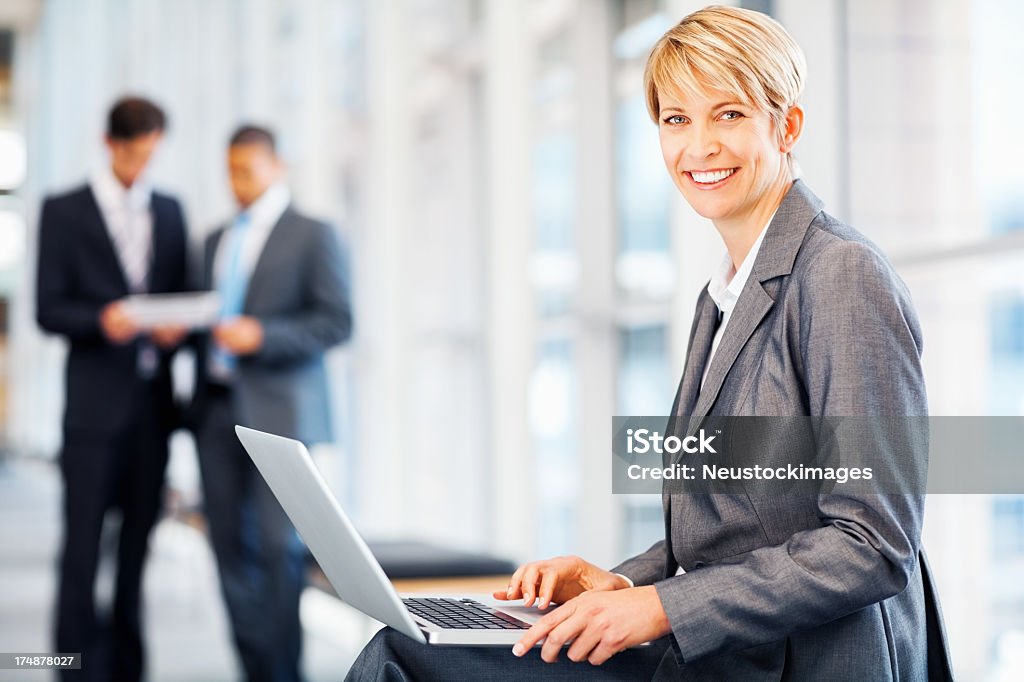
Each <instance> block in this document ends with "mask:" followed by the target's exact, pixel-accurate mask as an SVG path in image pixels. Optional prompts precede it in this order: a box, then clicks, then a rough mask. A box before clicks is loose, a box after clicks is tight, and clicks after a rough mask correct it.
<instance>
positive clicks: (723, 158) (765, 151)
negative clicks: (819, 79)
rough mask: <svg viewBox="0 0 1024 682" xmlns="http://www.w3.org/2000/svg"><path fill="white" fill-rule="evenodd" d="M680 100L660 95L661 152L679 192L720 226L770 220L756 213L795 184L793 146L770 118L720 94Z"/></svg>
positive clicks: (715, 93)
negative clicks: (781, 188)
mask: <svg viewBox="0 0 1024 682" xmlns="http://www.w3.org/2000/svg"><path fill="white" fill-rule="evenodd" d="M681 97H682V96H681V95H676V94H671V93H662V92H659V93H658V100H659V104H660V107H661V111H660V117H659V118H660V120H659V123H658V130H659V136H660V138H661V152H662V155H663V156H664V158H665V166H666V168H668V172H669V174H670V175H671V176H672V180H673V182H675V183H676V187H678V188H679V191H680V192H682V193H683V196H684V197H685V198H686V201H687V202H688V203H689V204H690V206H692V207H693V209H694V210H695V211H697V213H699V214H700V215H702V216H704V217H705V218H709V219H711V220H713V221H715V223H716V224H721V225H726V224H745V222H744V221H747V220H767V218H768V216H767V215H765V216H762V215H761V213H762V212H763V211H758V210H757V209H758V206H759V204H760V202H761V201H762V200H763V199H765V198H774V197H773V193H770V192H769V190H770V189H772V188H775V187H779V186H780V185H781V184H782V183H788V182H789V181H790V179H791V177H790V175H791V174H790V170H789V165H788V162H787V160H786V153H785V151H784V149H788V148H789V146H790V145H784V144H783V143H782V141H781V140H780V139H779V136H778V134H777V132H776V128H775V124H774V123H773V122H772V120H771V117H770V116H769V115H768V114H767V113H766V112H764V111H760V110H758V109H756V108H755V107H753V106H750V105H747V104H743V103H741V102H739V101H738V100H737V98H736V97H734V96H732V95H729V94H727V93H724V92H721V91H718V90H706V91H704V92H703V93H701V95H700V96H699V97H698V98H696V99H690V98H687V99H686V100H685V101H683V100H682V99H680V98H681ZM762 208H763V207H762ZM772 208H774V205H773V207H772Z"/></svg>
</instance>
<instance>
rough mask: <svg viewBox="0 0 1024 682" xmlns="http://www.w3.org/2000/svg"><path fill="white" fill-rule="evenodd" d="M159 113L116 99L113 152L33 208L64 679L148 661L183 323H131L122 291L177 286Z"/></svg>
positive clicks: (181, 228) (176, 240) (173, 213)
mask: <svg viewBox="0 0 1024 682" xmlns="http://www.w3.org/2000/svg"><path fill="white" fill-rule="evenodd" d="M164 127H165V118H164V113H163V111H161V110H160V108H159V107H157V106H156V105H155V104H153V103H152V102H150V101H148V100H145V99H141V98H137V97H130V98H125V99H122V100H120V101H118V102H117V103H116V104H115V105H114V107H113V108H112V109H111V110H110V115H109V117H108V124H107V135H106V145H107V148H108V150H109V152H110V161H109V164H108V165H106V166H104V167H102V168H100V169H99V170H98V171H97V172H96V173H95V174H94V175H93V177H92V178H91V179H90V181H89V182H88V183H87V184H86V185H84V186H82V187H80V188H77V189H74V190H72V191H70V192H68V193H66V194H61V195H59V196H54V197H51V198H48V199H47V200H46V202H45V203H44V204H43V209H42V214H41V217H40V220H39V261H38V269H37V278H36V282H37V285H36V319H37V320H38V322H39V326H40V327H42V328H43V329H45V330H46V331H48V332H51V333H53V334H60V335H62V336H64V337H65V338H67V340H68V343H69V346H70V350H69V353H68V358H67V370H66V378H67V383H66V392H65V410H64V431H63V435H64V437H63V445H62V447H61V452H60V467H61V474H62V478H63V481H64V541H63V548H62V550H61V556H60V587H59V592H58V599H57V628H56V630H57V631H56V635H57V636H56V650H58V651H67V652H81V653H82V656H83V660H84V661H88V664H87V665H83V667H82V669H81V670H80V671H65V678H66V679H96V680H102V679H114V680H138V679H140V678H141V677H142V673H143V670H144V666H145V653H144V652H145V647H144V642H143V635H142V625H141V621H140V600H141V597H140V589H141V584H142V568H143V562H144V560H145V558H146V551H147V544H148V538H149V533H150V530H151V529H152V528H153V524H154V523H155V522H156V520H157V515H158V513H159V512H160V509H161V502H162V489H163V480H164V469H165V467H166V465H167V456H168V436H169V434H170V432H171V430H172V429H173V428H174V426H175V411H174V409H173V401H172V395H171V377H170V369H169V362H168V351H169V350H171V349H173V348H174V346H175V345H176V344H177V342H178V341H180V339H181V335H180V334H178V333H176V332H174V331H172V330H157V331H154V332H153V333H152V334H149V333H141V331H140V329H138V328H137V327H136V326H135V324H134V322H133V321H132V319H131V317H130V316H129V315H128V314H127V313H126V311H125V306H124V303H123V299H124V297H125V296H128V295H129V294H140V293H167V292H179V291H182V290H183V289H184V286H185V276H186V272H185V266H186V257H185V254H186V232H185V222H184V218H183V216H182V211H181V206H180V205H179V204H178V202H177V200H175V199H174V198H173V197H170V196H168V195H165V194H160V193H157V192H155V191H153V189H152V187H151V186H150V185H149V184H148V181H147V179H146V177H145V171H146V167H147V165H148V164H149V161H150V158H151V157H152V155H153V153H154V152H155V151H156V149H157V147H158V146H159V144H160V141H161V139H162V138H163V134H164ZM115 509H116V510H118V511H119V512H120V534H119V536H118V542H117V582H116V591H115V594H114V603H113V609H112V612H111V614H110V619H109V623H108V622H105V619H104V620H102V621H101V620H100V619H98V618H97V609H96V604H95V600H94V596H93V595H94V583H95V579H96V569H97V566H98V563H99V550H100V535H101V532H102V530H103V523H104V519H105V518H106V516H107V513H108V512H110V511H111V510H115Z"/></svg>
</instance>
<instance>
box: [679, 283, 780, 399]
mask: <svg viewBox="0 0 1024 682" xmlns="http://www.w3.org/2000/svg"><path fill="white" fill-rule="evenodd" d="M773 305H775V301H773V300H772V298H771V296H769V295H768V294H766V293H765V291H764V289H763V288H761V283H760V282H758V281H756V280H754V279H751V280H748V281H747V285H746V287H745V288H744V290H743V292H742V293H741V294H740V297H739V299H738V300H737V301H736V307H735V308H734V309H733V311H732V317H730V318H729V324H728V325H727V326H726V327H725V331H724V332H723V333H722V339H721V340H720V341H719V342H718V349H717V350H716V351H715V357H714V358H713V359H712V360H711V367H710V368H709V369H708V376H707V379H705V380H704V386H703V387H702V388H701V389H700V394H699V396H698V397H697V405H696V406H695V407H694V409H693V416H694V417H696V418H700V417H704V416H705V415H707V413H708V412H709V411H710V410H711V406H712V405H714V403H715V399H716V398H717V397H718V393H719V391H720V390H721V389H722V383H723V382H724V381H725V377H726V375H727V374H728V373H729V370H730V369H732V366H733V363H735V362H736V357H737V356H738V355H739V354H740V351H741V350H743V346H745V345H747V340H748V339H750V335H751V334H753V333H754V329H755V328H756V327H757V325H758V324H760V323H761V320H763V319H764V316H765V315H767V314H768V311H769V310H771V309H772V306H773Z"/></svg>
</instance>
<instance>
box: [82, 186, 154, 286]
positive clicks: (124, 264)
mask: <svg viewBox="0 0 1024 682" xmlns="http://www.w3.org/2000/svg"><path fill="white" fill-rule="evenodd" d="M89 186H90V188H91V189H92V193H93V196H94V197H96V203H97V204H99V208H100V213H101V214H102V216H103V223H104V224H105V225H106V228H107V233H108V234H109V235H110V240H111V241H112V242H113V243H114V250H115V251H116V252H117V258H118V260H119V261H120V263H121V269H122V270H123V272H124V275H125V279H126V280H127V282H128V288H129V289H130V290H131V291H132V292H133V293H139V292H144V291H145V290H146V276H147V275H148V274H149V264H150V261H151V260H152V257H153V214H152V212H151V211H150V200H151V199H152V195H153V188H152V186H151V185H150V184H149V183H148V182H147V181H146V180H144V179H141V178H140V179H139V180H137V181H136V182H135V183H134V184H132V186H131V187H128V188H126V187H125V186H124V185H122V184H121V181H120V180H118V179H117V177H116V176H115V175H114V171H113V170H112V169H111V168H110V167H109V166H107V167H104V168H103V169H101V170H99V171H97V172H96V173H94V174H93V176H92V178H91V179H90V182H89Z"/></svg>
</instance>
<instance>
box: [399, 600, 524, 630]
mask: <svg viewBox="0 0 1024 682" xmlns="http://www.w3.org/2000/svg"><path fill="white" fill-rule="evenodd" d="M402 602H403V603H404V604H405V606H406V608H407V609H409V612H410V613H412V614H413V615H415V616H419V617H420V618H422V619H424V620H428V621H430V622H431V623H433V624H435V625H440V626H441V627H443V628H448V629H451V630H527V629H529V627H530V624H529V623H524V622H523V621H521V620H519V619H518V618H513V617H512V616H509V615H506V614H504V613H501V612H499V611H494V610H493V609H491V608H488V607H486V606H484V605H483V604H481V603H480V602H478V601H474V600H472V599H442V598H439V597H427V598H416V597H408V598H406V599H403V600H402Z"/></svg>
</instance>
